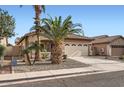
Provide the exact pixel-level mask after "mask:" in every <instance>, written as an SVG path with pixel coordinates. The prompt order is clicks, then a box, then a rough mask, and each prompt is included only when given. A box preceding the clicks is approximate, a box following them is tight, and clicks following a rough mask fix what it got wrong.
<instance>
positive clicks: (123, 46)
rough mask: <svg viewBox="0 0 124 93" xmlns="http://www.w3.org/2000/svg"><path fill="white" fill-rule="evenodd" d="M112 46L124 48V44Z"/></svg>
mask: <svg viewBox="0 0 124 93" xmlns="http://www.w3.org/2000/svg"><path fill="white" fill-rule="evenodd" d="M112 48H124V45H112Z"/></svg>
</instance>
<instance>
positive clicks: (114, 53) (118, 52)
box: [112, 48, 124, 56]
mask: <svg viewBox="0 0 124 93" xmlns="http://www.w3.org/2000/svg"><path fill="white" fill-rule="evenodd" d="M121 55H124V48H112V56H121Z"/></svg>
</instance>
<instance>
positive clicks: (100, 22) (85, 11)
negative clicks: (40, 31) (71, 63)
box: [0, 5, 124, 44]
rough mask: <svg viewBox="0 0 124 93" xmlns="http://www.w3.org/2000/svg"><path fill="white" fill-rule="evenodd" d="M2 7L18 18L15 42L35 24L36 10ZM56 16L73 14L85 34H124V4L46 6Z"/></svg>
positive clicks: (24, 7) (29, 7)
mask: <svg viewBox="0 0 124 93" xmlns="http://www.w3.org/2000/svg"><path fill="white" fill-rule="evenodd" d="M0 8H1V9H4V10H7V11H8V12H9V14H10V15H13V17H14V18H15V20H16V29H15V32H16V33H17V35H16V36H15V37H13V38H11V39H10V40H9V41H10V43H12V44H14V41H15V38H16V37H20V36H23V35H24V34H25V33H27V32H29V29H30V27H32V25H33V23H34V22H33V21H34V20H33V17H34V11H33V8H32V6H23V7H22V8H20V7H19V6H13V5H10V6H4V5H1V6H0ZM47 14H49V15H51V16H52V17H54V16H60V15H61V16H62V17H63V18H65V17H66V16H68V15H72V20H73V22H75V23H81V24H82V25H83V30H84V34H85V36H97V35H102V34H108V35H124V6H86V5H82V6H77V5H75V6H71V5H68V6H65V5H63V6H59V5H58V6H54V5H50V6H46V13H45V14H43V15H42V16H41V17H46V16H47Z"/></svg>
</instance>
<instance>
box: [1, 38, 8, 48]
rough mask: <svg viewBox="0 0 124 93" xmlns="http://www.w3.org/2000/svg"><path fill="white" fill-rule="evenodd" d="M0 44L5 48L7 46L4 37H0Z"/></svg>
mask: <svg viewBox="0 0 124 93" xmlns="http://www.w3.org/2000/svg"><path fill="white" fill-rule="evenodd" d="M0 44H1V45H3V46H5V47H6V46H7V42H6V37H0Z"/></svg>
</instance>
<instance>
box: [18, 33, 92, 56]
mask: <svg viewBox="0 0 124 93" xmlns="http://www.w3.org/2000/svg"><path fill="white" fill-rule="evenodd" d="M39 39H40V42H39V43H40V46H42V47H44V48H45V49H46V50H47V52H51V41H50V40H49V39H48V38H46V37H45V36H40V37H39ZM35 41H37V36H36V32H35V31H33V32H30V33H27V34H25V35H24V36H22V37H21V38H18V39H17V40H16V45H18V46H22V47H23V48H26V47H27V46H28V45H30V44H31V43H32V42H35ZM91 41H92V39H90V38H88V37H85V36H80V35H76V34H70V35H68V36H67V37H66V38H65V41H64V46H65V47H63V52H64V53H65V54H66V55H67V56H69V57H73V56H83V55H88V44H89V42H91Z"/></svg>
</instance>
